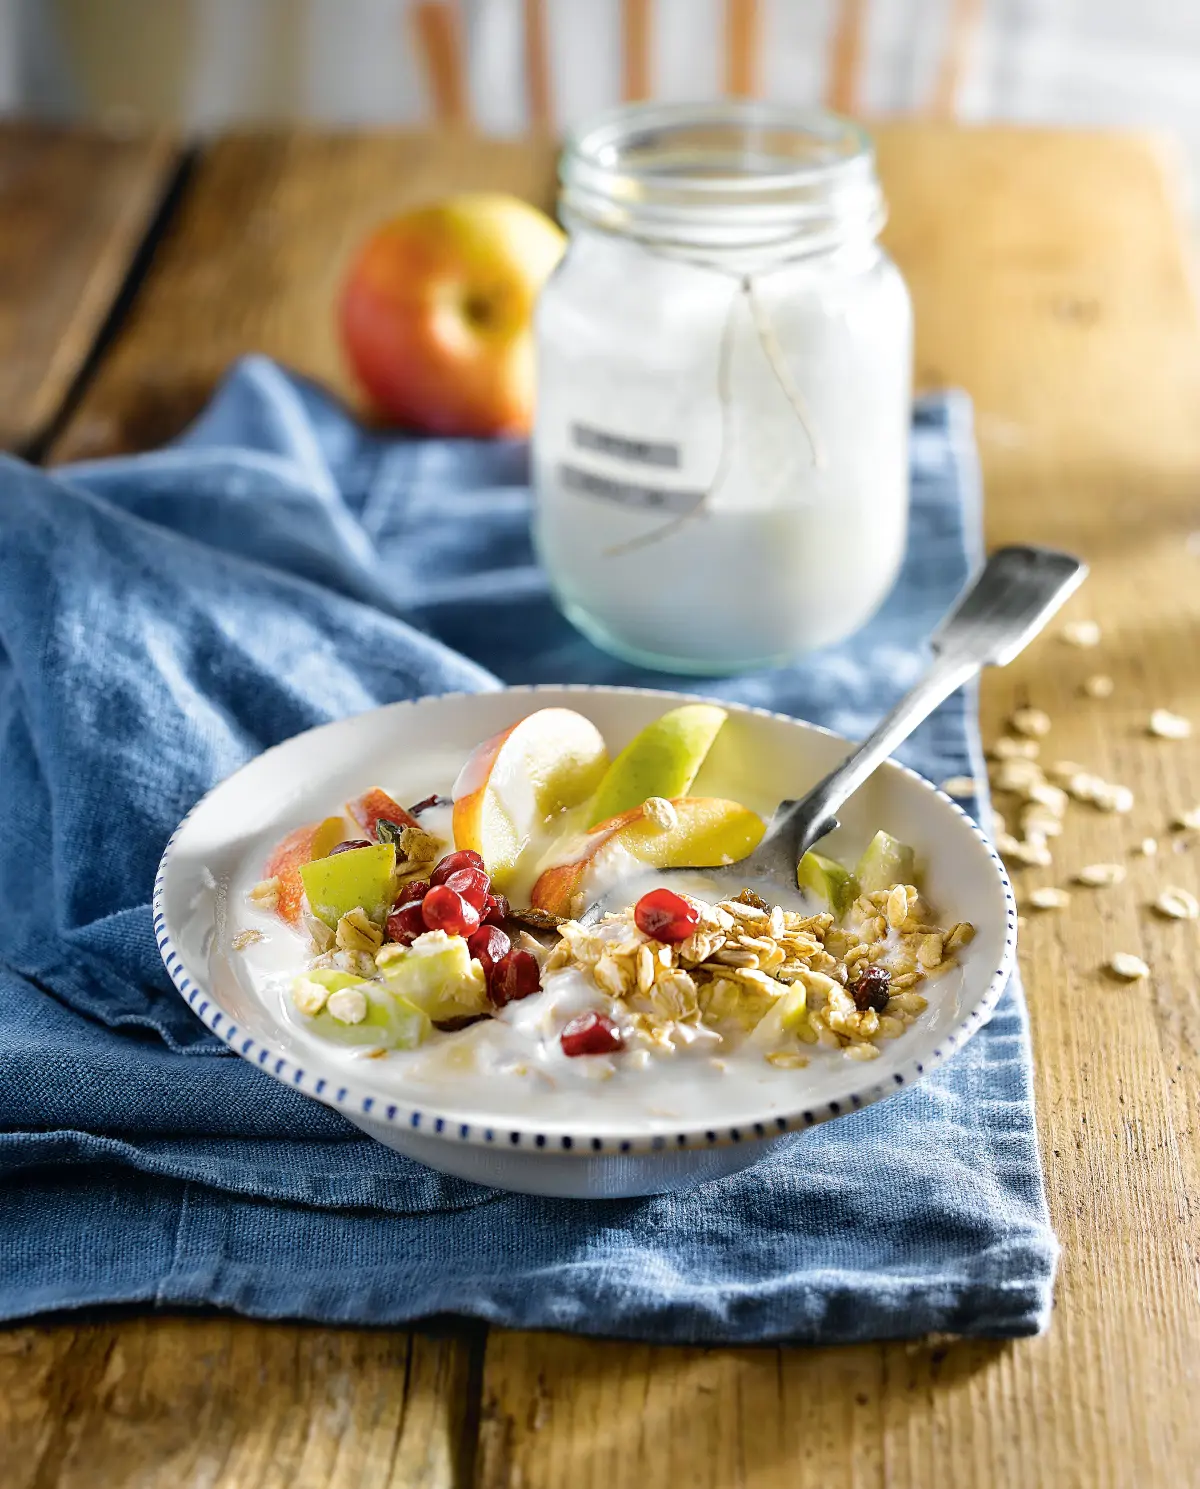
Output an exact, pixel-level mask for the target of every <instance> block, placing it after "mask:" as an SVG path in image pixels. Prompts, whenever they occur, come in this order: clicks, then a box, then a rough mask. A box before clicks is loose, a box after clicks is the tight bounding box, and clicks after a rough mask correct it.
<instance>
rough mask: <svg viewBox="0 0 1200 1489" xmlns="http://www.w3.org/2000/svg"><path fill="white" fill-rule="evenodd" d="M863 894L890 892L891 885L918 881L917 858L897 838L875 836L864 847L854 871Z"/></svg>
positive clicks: (888, 835) (878, 834) (884, 834)
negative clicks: (885, 890) (878, 891)
mask: <svg viewBox="0 0 1200 1489" xmlns="http://www.w3.org/2000/svg"><path fill="white" fill-rule="evenodd" d="M854 877H855V878H856V879H857V880H858V886H859V889H860V890H861V891H862V892H863V894H874V893H875V892H876V890H879V889H890V888H891V887H892V885H893V884H914V883H915V882H916V877H917V855H916V854H915V853H914V852H913V850H912V849H911V848H910V847H909V846H908V844H907V843H902V842H900V840H899V839H898V838H894V837H892V835H891V834H890V833H887V832H882V831H880V832H877V833H876V834H875V836H874V837H873V838H872V839H871V841H870V842H869V843H868V844H867V846H866V849H865V850H864V852H863V856H862V857H861V858H860V859H859V860H858V867H857V868H856V869H855V870H854Z"/></svg>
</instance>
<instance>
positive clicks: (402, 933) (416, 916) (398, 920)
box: [387, 903, 428, 946]
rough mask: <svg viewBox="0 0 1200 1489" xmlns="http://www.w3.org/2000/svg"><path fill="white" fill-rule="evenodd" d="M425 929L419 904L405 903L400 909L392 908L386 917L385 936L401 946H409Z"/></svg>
mask: <svg viewBox="0 0 1200 1489" xmlns="http://www.w3.org/2000/svg"><path fill="white" fill-rule="evenodd" d="M427 929H428V927H427V926H426V924H425V917H424V916H423V915H422V914H421V906H420V905H419V904H416V903H414V904H411V905H405V906H404V908H403V909H402V910H393V911H392V913H391V914H390V915H389V916H388V918H387V938H388V940H389V941H395V942H397V943H398V944H399V945H401V946H411V945H412V943H413V942H414V941H415V940H416V939H417V937H418V936H423V935H424V934H425V932H426V930H427Z"/></svg>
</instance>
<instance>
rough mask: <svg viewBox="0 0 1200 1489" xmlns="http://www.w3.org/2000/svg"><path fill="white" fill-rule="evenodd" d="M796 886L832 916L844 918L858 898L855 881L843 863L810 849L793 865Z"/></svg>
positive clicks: (856, 881)
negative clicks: (815, 899)
mask: <svg viewBox="0 0 1200 1489" xmlns="http://www.w3.org/2000/svg"><path fill="white" fill-rule="evenodd" d="M796 885H797V887H798V888H799V889H803V890H808V891H809V893H811V894H814V895H816V897H817V899H819V900H820V901H821V902H822V903H823V904H825V905H828V906H829V908H830V910H831V911H832V912H833V913H834V915H844V914H845V913H846V911H847V910H848V909H849V908H850V906H851V905H852V904H853V903H854V901H855V900H856V899H857V898H858V889H859V886H858V880H857V879H856V878H855V876H854V875H853V874H852V873H851V872H850V870H849V869H848V868H847V867H846V866H845V864H841V863H838V861H837V859H836V858H826V857H825V855H824V854H823V853H814V852H813V850H812V849H811V848H810V849H809V850H808V852H807V853H806V854H805V855H804V857H803V858H802V859H801V860H800V862H799V864H798V865H797V866H796Z"/></svg>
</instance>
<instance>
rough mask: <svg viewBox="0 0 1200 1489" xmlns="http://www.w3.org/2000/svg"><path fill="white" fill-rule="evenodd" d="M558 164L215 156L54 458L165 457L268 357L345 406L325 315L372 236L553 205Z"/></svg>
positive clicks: (413, 156)
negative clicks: (461, 205)
mask: <svg viewBox="0 0 1200 1489" xmlns="http://www.w3.org/2000/svg"><path fill="white" fill-rule="evenodd" d="M554 161H555V152H554V150H553V148H552V147H551V146H549V145H546V146H544V147H541V148H539V147H535V146H531V145H528V144H524V145H522V144H518V143H515V142H513V141H503V140H479V139H474V138H472V137H470V136H467V135H454V134H446V135H436V136H422V135H393V136H391V137H387V136H372V137H370V138H369V139H367V138H361V137H356V136H354V135H333V136H312V135H309V136H287V135H279V136H274V137H272V136H247V137H243V138H230V139H226V140H223V141H221V142H219V143H217V144H215V145H213V146H212V148H211V149H210V150H209V151H208V152H207V153H206V154H205V156H204V158H203V159H202V160H201V162H200V164H199V165H198V167H197V169H196V173H195V177H194V179H193V181H192V182H191V186H190V190H189V192H188V194H187V196H186V198H185V200H184V201H183V203H182V206H181V208H180V210H179V212H178V213H177V214H176V216H175V218H174V220H173V222H172V226H171V229H170V231H169V232H168V234H167V235H166V238H165V240H164V242H163V244H162V246H161V250H160V252H159V253H158V254H157V255H156V257H155V260H154V264H153V266H152V268H151V272H150V274H149V276H148V278H147V280H146V283H145V284H144V286H143V288H142V293H141V294H140V295H139V296H138V298H137V300H136V302H135V304H134V306H133V308H132V311H131V314H130V316H129V318H128V321H127V323H126V325H125V327H124V330H123V332H122V334H121V336H120V337H119V338H118V340H117V342H116V344H115V346H114V347H113V350H112V354H111V355H110V356H109V357H108V359H107V360H106V362H105V364H104V366H103V367H101V369H100V371H99V374H98V376H97V378H96V380H95V383H94V385H93V386H92V387H91V388H90V389H89V392H88V396H87V398H86V399H85V400H84V401H83V404H82V406H81V408H80V411H79V417H78V418H76V419H75V420H74V421H73V422H72V424H71V425H70V427H69V428H68V430H67V431H66V435H65V438H64V439H63V440H62V441H61V442H60V443H59V445H58V446H57V448H56V450H55V452H54V455H55V458H56V459H60V460H61V459H74V458H79V457H83V456H90V455H95V454H100V453H108V452H111V451H114V450H130V449H142V448H144V447H146V446H147V445H153V444H157V443H160V442H161V441H162V440H164V439H166V438H167V437H168V436H170V435H171V434H174V433H175V432H176V431H177V430H178V429H180V428H181V427H182V425H183V424H185V423H186V422H187V421H188V419H190V418H191V417H192V416H193V415H194V414H195V413H196V412H197V410H198V409H199V408H200V407H201V406H202V404H203V403H204V401H205V399H206V398H207V397H208V394H209V392H210V391H211V388H212V385H213V383H214V382H215V381H216V380H217V379H218V378H219V377H220V376H221V374H222V373H224V372H225V371H226V369H227V368H228V367H229V364H230V363H231V362H232V361H233V360H234V359H235V358H236V357H238V356H241V355H242V354H243V353H245V352H252V351H257V352H266V353H267V354H268V355H269V356H272V357H278V358H279V359H280V360H281V361H284V362H287V363H288V364H289V365H291V366H292V367H294V368H296V369H297V370H298V371H301V372H306V373H310V374H312V376H314V377H319V378H322V379H323V380H324V381H326V382H327V383H329V384H330V385H331V386H332V387H333V388H334V390H335V391H336V392H338V393H340V394H342V395H343V396H345V397H347V398H349V399H351V400H353V398H354V397H355V390H354V388H353V386H352V384H351V383H350V381H349V379H348V376H347V372H346V369H345V366H344V364H343V361H342V357H341V353H340V351H339V348H338V344H337V336H336V328H335V320H334V306H335V304H336V300H337V294H338V289H339V286H340V284H341V282H342V278H343V276H344V274H345V272H346V266H347V263H348V261H349V259H350V257H351V255H352V254H353V252H354V250H355V249H356V247H357V246H358V245H359V244H360V243H361V241H362V239H363V237H364V235H365V234H366V232H367V231H368V229H369V228H370V227H372V226H373V225H374V224H375V223H377V222H380V221H382V220H384V219H386V218H387V217H389V216H391V215H393V214H394V213H396V212H398V211H400V210H402V209H403V208H404V207H406V206H411V205H413V204H414V203H416V202H419V201H423V200H427V199H431V198H435V197H438V196H442V195H445V194H446V193H447V192H448V191H454V190H461V191H480V190H489V191H490V190H498V191H505V190H507V191H511V192H513V193H515V194H516V195H518V196H523V197H528V198H530V199H532V200H534V201H536V202H539V203H541V204H544V205H546V206H549V205H550V204H551V202H552V201H553V198H554ZM181 349H184V350H182V351H181Z"/></svg>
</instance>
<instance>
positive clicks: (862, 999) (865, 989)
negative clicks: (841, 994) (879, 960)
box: [847, 966, 892, 1013]
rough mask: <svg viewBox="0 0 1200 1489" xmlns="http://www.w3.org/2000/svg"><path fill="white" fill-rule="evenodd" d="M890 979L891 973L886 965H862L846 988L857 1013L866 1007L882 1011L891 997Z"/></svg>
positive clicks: (865, 1009) (866, 1008) (876, 1011)
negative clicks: (861, 968) (889, 989)
mask: <svg viewBox="0 0 1200 1489" xmlns="http://www.w3.org/2000/svg"><path fill="white" fill-rule="evenodd" d="M891 981H892V974H891V973H890V972H889V971H888V970H887V968H886V967H875V966H870V967H864V968H863V970H862V971H861V972H860V973H859V974H858V976H857V977H856V978H855V979H854V981H853V982H852V983H851V984H850V986H849V988H848V989H847V991H848V992H849V994H850V996H851V997H852V998H853V999H854V1006H855V1008H857V1009H858V1011H859V1013H866V1011H867V1010H868V1009H873V1010H874V1012H875V1013H883V1011H884V1010H885V1009H886V1008H887V1006H888V999H889V998H890V997H891V994H890V993H889V991H888V988H889V987H890V985H891Z"/></svg>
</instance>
